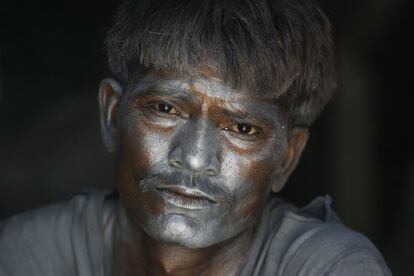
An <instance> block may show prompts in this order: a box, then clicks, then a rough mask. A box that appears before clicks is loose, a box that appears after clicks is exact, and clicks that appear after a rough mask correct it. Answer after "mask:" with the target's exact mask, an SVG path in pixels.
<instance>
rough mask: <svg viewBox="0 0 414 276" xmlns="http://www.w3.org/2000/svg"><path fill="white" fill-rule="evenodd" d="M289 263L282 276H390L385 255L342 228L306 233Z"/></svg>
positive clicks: (332, 226) (329, 226)
mask: <svg viewBox="0 0 414 276" xmlns="http://www.w3.org/2000/svg"><path fill="white" fill-rule="evenodd" d="M303 236H306V238H303V239H301V238H299V239H297V241H296V244H294V245H293V247H294V248H295V250H292V251H290V252H289V254H288V256H287V258H286V259H285V266H286V267H285V269H284V273H282V275H288V276H293V275H308V276H316V275H317V276H334V275H335V276H345V275H346V276H359V275H361V276H374V275H375V276H389V275H392V274H391V272H390V270H389V269H388V267H387V265H386V263H385V261H384V259H383V257H382V255H381V253H380V252H379V251H378V250H377V248H376V247H375V246H374V245H373V244H372V242H371V241H370V240H369V239H368V238H366V237H365V236H363V235H361V234H360V233H357V232H355V231H352V230H350V229H348V228H346V227H344V226H342V225H340V224H336V223H335V224H329V223H328V224H321V225H320V227H318V228H314V229H312V230H311V232H310V231H308V232H305V233H304V234H303Z"/></svg>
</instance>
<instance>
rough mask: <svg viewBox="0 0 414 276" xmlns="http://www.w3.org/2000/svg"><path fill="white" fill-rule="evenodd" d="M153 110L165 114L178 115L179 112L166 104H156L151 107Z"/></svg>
mask: <svg viewBox="0 0 414 276" xmlns="http://www.w3.org/2000/svg"><path fill="white" fill-rule="evenodd" d="M153 108H154V109H155V110H156V111H158V112H161V113H166V114H177V115H178V114H179V112H178V111H177V110H176V109H175V108H174V107H173V106H171V105H170V104H167V103H156V104H154V105H153Z"/></svg>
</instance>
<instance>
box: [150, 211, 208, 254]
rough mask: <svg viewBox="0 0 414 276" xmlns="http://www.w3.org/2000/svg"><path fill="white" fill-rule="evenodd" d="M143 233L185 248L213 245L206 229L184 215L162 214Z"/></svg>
mask: <svg viewBox="0 0 414 276" xmlns="http://www.w3.org/2000/svg"><path fill="white" fill-rule="evenodd" d="M144 231H145V232H146V233H147V235H149V236H150V237H152V238H153V239H155V240H158V241H160V242H164V243H168V244H174V245H178V246H183V247H187V248H193V249H196V248H205V247H208V246H210V245H213V244H214V243H215V241H214V240H215V239H214V237H212V234H211V233H210V231H208V229H205V228H204V227H202V226H200V225H198V224H197V223H196V222H195V221H194V220H193V219H192V218H190V217H189V216H186V215H184V214H164V215H161V216H159V217H158V218H155V219H153V220H152V221H151V222H150V223H149V224H148V225H147V226H145V227H144Z"/></svg>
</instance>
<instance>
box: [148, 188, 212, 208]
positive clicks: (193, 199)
mask: <svg viewBox="0 0 414 276" xmlns="http://www.w3.org/2000/svg"><path fill="white" fill-rule="evenodd" d="M155 190H156V191H157V192H158V193H159V194H160V195H161V196H162V197H163V198H164V199H165V200H166V201H167V202H168V203H171V204H172V205H175V206H177V207H180V208H184V209H191V210H200V209H204V208H207V207H208V206H211V205H212V204H218V201H217V200H216V199H215V198H214V197H212V196H211V195H209V194H207V193H205V192H203V191H200V190H199V189H196V188H188V187H185V186H176V185H157V186H156V187H155Z"/></svg>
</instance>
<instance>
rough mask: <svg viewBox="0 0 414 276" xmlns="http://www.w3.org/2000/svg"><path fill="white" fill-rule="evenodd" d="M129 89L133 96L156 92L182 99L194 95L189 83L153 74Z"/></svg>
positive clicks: (133, 84) (160, 94)
mask: <svg viewBox="0 0 414 276" xmlns="http://www.w3.org/2000/svg"><path fill="white" fill-rule="evenodd" d="M128 90H129V91H130V93H131V96H132V97H136V96H144V95H151V94H155V95H157V96H168V97H173V98H179V99H182V100H187V101H188V100H190V101H191V100H192V98H193V97H194V96H193V95H192V94H191V93H189V92H188V91H189V87H188V84H187V83H186V82H184V81H180V80H168V79H167V80H166V79H160V78H156V77H153V76H150V77H145V78H144V79H142V80H140V81H137V82H135V83H132V84H130V85H129V87H128Z"/></svg>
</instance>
